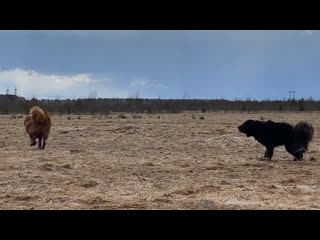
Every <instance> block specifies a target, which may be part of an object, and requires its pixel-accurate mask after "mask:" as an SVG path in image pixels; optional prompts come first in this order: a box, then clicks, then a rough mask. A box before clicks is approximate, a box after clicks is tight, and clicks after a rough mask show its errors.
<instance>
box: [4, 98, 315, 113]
mask: <svg viewBox="0 0 320 240" xmlns="http://www.w3.org/2000/svg"><path fill="white" fill-rule="evenodd" d="M35 105H38V106H40V107H43V108H45V109H47V110H48V111H49V112H51V113H58V114H96V113H102V114H108V113H111V112H131V113H145V112H147V113H179V112H183V111H202V112H207V111H320V101H315V100H312V99H307V100H306V99H303V98H301V99H299V100H286V101H284V100H282V101H281V100H272V101H271V100H264V101H257V100H234V101H230V100H225V99H142V98H85V99H64V100H61V99H59V100H58V99H55V100H47V99H36V98H32V99H30V100H29V99H25V98H23V97H18V96H16V95H0V114H11V113H28V111H29V109H30V108H31V107H32V106H35Z"/></svg>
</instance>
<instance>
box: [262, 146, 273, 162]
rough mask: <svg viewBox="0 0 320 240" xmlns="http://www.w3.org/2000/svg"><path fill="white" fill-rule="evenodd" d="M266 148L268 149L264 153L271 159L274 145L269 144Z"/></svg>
mask: <svg viewBox="0 0 320 240" xmlns="http://www.w3.org/2000/svg"><path fill="white" fill-rule="evenodd" d="M266 148H267V149H266V151H265V153H264V157H265V158H267V159H268V160H271V158H272V156H273V150H274V146H267V147H266Z"/></svg>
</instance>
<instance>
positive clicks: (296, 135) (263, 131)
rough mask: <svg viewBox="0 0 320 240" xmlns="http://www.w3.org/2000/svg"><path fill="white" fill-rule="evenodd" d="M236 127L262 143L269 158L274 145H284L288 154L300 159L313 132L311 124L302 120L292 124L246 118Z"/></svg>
mask: <svg viewBox="0 0 320 240" xmlns="http://www.w3.org/2000/svg"><path fill="white" fill-rule="evenodd" d="M238 129H239V131H240V132H242V133H245V134H247V136H248V137H250V136H253V137H254V138H255V139H256V140H257V141H258V142H259V143H261V144H263V145H264V146H265V147H266V152H265V155H264V156H265V157H267V158H269V159H271V158H272V156H273V150H274V148H275V147H277V146H280V145H285V148H286V150H287V151H288V152H289V153H290V154H292V155H293V156H294V157H295V158H296V159H297V160H302V158H303V154H304V153H305V152H306V151H307V150H308V145H309V142H310V141H311V140H312V137H313V133H314V129H313V126H312V125H311V124H310V123H307V122H304V121H301V122H299V123H298V124H297V125H295V126H292V125H290V124H289V123H286V122H273V121H267V122H264V121H256V120H247V121H245V122H244V123H243V124H242V125H240V126H239V127H238Z"/></svg>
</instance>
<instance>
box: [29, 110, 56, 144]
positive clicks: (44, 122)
mask: <svg viewBox="0 0 320 240" xmlns="http://www.w3.org/2000/svg"><path fill="white" fill-rule="evenodd" d="M24 126H25V128H26V130H27V133H28V134H29V136H30V139H31V144H30V146H34V145H36V139H37V138H38V139H39V141H38V145H39V148H40V149H44V148H45V146H46V140H47V139H48V136H49V133H50V129H51V119H50V116H49V114H48V112H47V111H46V110H44V109H41V108H40V107H38V106H34V107H32V108H31V109H30V112H29V115H28V116H27V117H26V119H25V120H24ZM42 140H43V141H42Z"/></svg>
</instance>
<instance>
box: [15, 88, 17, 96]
mask: <svg viewBox="0 0 320 240" xmlns="http://www.w3.org/2000/svg"><path fill="white" fill-rule="evenodd" d="M14 95H16V96H17V87H14Z"/></svg>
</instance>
